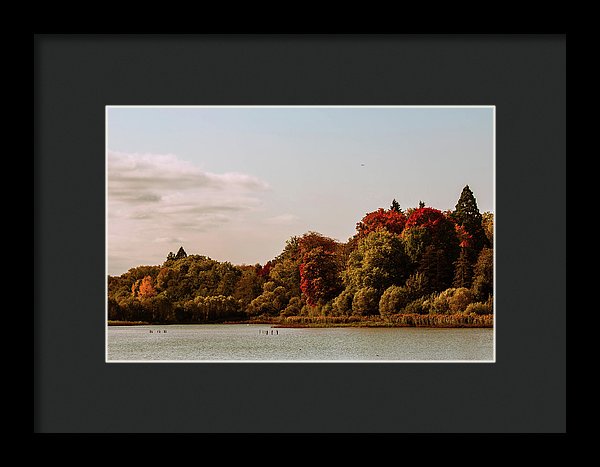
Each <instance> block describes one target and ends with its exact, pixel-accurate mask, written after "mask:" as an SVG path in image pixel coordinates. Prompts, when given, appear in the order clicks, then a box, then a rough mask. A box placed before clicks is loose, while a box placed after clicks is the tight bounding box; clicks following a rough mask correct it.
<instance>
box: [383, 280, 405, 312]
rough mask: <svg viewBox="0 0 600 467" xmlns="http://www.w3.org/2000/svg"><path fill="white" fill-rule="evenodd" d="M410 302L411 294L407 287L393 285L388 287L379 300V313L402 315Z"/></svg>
mask: <svg viewBox="0 0 600 467" xmlns="http://www.w3.org/2000/svg"><path fill="white" fill-rule="evenodd" d="M409 302H410V292H409V291H408V289H407V288H406V287H399V286H397V285H392V286H390V287H388V288H387V289H386V290H385V292H383V295H382V296H381V298H380V299H379V313H381V314H382V315H384V316H385V315H391V314H396V313H401V312H402V311H403V309H404V307H405V306H406V305H408V303H409Z"/></svg>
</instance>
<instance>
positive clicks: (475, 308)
mask: <svg viewBox="0 0 600 467" xmlns="http://www.w3.org/2000/svg"><path fill="white" fill-rule="evenodd" d="M493 312H494V309H493V307H492V305H491V303H483V302H475V303H471V304H469V305H468V306H467V309H466V310H465V313H467V314H471V313H475V314H476V315H491V314H492V313H493Z"/></svg>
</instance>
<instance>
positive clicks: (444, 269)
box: [417, 245, 452, 292]
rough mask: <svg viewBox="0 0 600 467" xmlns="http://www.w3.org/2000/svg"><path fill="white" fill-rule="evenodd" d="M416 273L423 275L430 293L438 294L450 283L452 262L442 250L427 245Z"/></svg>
mask: <svg viewBox="0 0 600 467" xmlns="http://www.w3.org/2000/svg"><path fill="white" fill-rule="evenodd" d="M417 272H419V273H421V274H423V276H424V277H425V279H426V280H427V284H428V289H429V291H431V292H440V291H442V290H445V289H447V288H448V287H450V285H451V283H452V261H451V260H450V258H448V255H447V254H446V252H445V251H444V250H443V249H442V248H437V247H436V246H435V245H429V246H428V247H427V248H426V249H425V252H424V253H423V256H422V257H421V260H420V261H419V264H418V267H417Z"/></svg>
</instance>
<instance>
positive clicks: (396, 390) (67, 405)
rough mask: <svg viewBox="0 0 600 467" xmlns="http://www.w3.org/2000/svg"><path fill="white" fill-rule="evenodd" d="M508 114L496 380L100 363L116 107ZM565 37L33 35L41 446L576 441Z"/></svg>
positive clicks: (499, 175) (344, 368)
mask: <svg viewBox="0 0 600 467" xmlns="http://www.w3.org/2000/svg"><path fill="white" fill-rule="evenodd" d="M228 104H229V105H264V104H271V105H292V104H298V105H495V106H496V209H497V212H496V247H497V251H496V273H497V277H496V281H497V282H496V306H497V310H496V326H497V328H496V333H497V334H496V339H497V342H496V347H497V348H496V357H497V361H496V363H494V364H485V365H476V364H375V363H373V364H367V365H359V364H347V363H346V364H283V363H280V364H275V365H260V364H231V363H229V364H214V363H212V364H202V363H192V364H143V363H139V364H128V365H114V364H107V363H105V361H104V357H105V353H104V344H105V341H104V339H105V335H104V329H105V326H104V324H105V323H104V318H105V313H104V304H105V265H106V263H105V261H106V256H105V190H104V184H105V154H104V148H105V144H104V143H105V134H104V128H105V127H104V123H105V122H104V115H105V114H104V108H105V106H106V105H228ZM565 171H566V36H565V35H563V34H555V35H369V36H360V35H69V36H65V35H38V36H35V37H34V270H35V272H34V283H35V293H34V431H36V432H40V433H52V432H76V433H82V432H89V433H99V432H114V433H133V432H135V433H147V432H160V433H168V432H177V433H184V432H191V433H233V432H238V433H251V432H263V433H264V432H278V433H311V432H312V433H314V432H318V433H386V432H387V433H465V432H468V433H475V432H478V433H506V432H544V433H550V432H552V433H562V432H565V431H566V217H565V216H566V175H565Z"/></svg>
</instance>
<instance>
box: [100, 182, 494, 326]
mask: <svg viewBox="0 0 600 467" xmlns="http://www.w3.org/2000/svg"><path fill="white" fill-rule="evenodd" d="M493 222H494V216H493V214H492V213H491V212H485V213H483V214H482V213H480V212H479V209H478V207H477V201H476V199H475V196H474V195H473V192H472V191H471V190H470V188H469V186H468V185H467V186H465V187H464V189H463V190H462V193H461V194H460V197H459V199H458V202H457V204H456V206H455V209H454V210H449V211H440V210H438V209H435V208H433V207H428V206H426V205H425V203H423V202H420V203H419V205H418V206H417V207H414V208H408V209H406V211H403V210H402V208H401V207H400V204H399V203H398V202H397V201H396V200H395V199H394V200H393V201H392V203H391V205H390V207H389V208H387V209H385V208H379V209H377V210H375V211H373V212H369V213H367V214H366V215H365V216H364V217H363V218H362V219H361V220H360V221H359V222H358V223H357V225H356V234H355V235H353V236H352V237H351V238H349V239H348V240H347V241H346V242H339V241H337V240H335V239H332V238H329V237H326V236H324V235H322V234H320V233H318V232H307V233H305V234H303V235H301V236H293V237H291V238H290V239H288V240H287V242H286V244H285V246H284V248H283V250H282V252H281V253H280V254H279V255H278V256H277V257H275V258H273V259H272V260H270V261H268V262H267V263H266V264H264V265H261V264H255V265H233V264H231V263H230V262H219V261H216V260H213V259H211V258H209V257H207V256H202V255H188V254H187V253H186V252H185V250H184V249H183V247H181V248H179V251H178V252H177V253H173V252H170V253H169V254H168V256H167V258H166V260H165V261H164V262H163V264H161V265H156V266H138V267H134V268H132V269H130V270H129V271H127V272H126V273H124V274H122V275H120V276H108V319H109V320H114V321H148V322H156V323H208V322H220V321H236V320H252V319H270V318H273V317H278V316H279V317H291V316H306V317H316V316H332V317H336V316H339V317H342V316H358V317H372V316H379V317H383V318H385V319H389V320H391V321H394V320H396V321H397V320H398V319H399V317H401V315H407V314H414V315H417V314H418V315H424V314H430V315H443V314H457V313H462V314H466V315H488V314H491V313H493V282H494V281H493V268H494V267H493V262H494V260H493V230H494V229H493Z"/></svg>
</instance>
